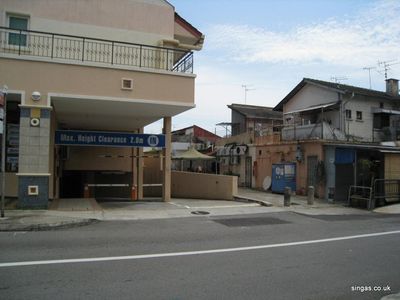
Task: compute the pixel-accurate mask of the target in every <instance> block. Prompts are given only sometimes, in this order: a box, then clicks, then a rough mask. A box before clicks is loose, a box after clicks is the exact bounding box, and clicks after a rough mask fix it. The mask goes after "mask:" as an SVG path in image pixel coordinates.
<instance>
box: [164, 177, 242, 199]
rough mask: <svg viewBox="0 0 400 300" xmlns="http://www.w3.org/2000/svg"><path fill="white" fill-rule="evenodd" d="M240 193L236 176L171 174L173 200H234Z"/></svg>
mask: <svg viewBox="0 0 400 300" xmlns="http://www.w3.org/2000/svg"><path fill="white" fill-rule="evenodd" d="M237 191H238V178H237V177H236V176H227V175H215V174H204V173H194V172H178V171H172V172H171V193H172V197H173V198H194V199H210V200H212V199H214V200H233V196H234V195H236V194H237Z"/></svg>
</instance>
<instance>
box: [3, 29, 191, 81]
mask: <svg viewBox="0 0 400 300" xmlns="http://www.w3.org/2000/svg"><path fill="white" fill-rule="evenodd" d="M0 55H2V56H6V57H10V56H11V57H14V56H17V57H21V58H24V59H34V58H45V59H48V60H50V61H52V60H53V61H57V62H59V61H65V62H67V63H68V62H69V63H75V64H76V63H81V62H82V63H95V64H100V65H104V66H109V67H114V66H125V67H134V68H143V69H147V70H149V69H150V70H164V71H169V72H178V73H187V74H192V73H193V52H191V51H184V50H179V49H173V48H165V47H156V46H148V45H141V44H133V43H126V42H120V41H111V40H102V39H96V38H90V37H83V36H73V35H63V34H55V33H49V32H40V31H32V30H16V29H10V28H6V27H0Z"/></svg>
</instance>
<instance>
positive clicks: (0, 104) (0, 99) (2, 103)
mask: <svg viewBox="0 0 400 300" xmlns="http://www.w3.org/2000/svg"><path fill="white" fill-rule="evenodd" d="M7 93H8V87H7V86H6V85H5V86H3V90H2V91H1V92H0V120H1V119H2V120H1V121H2V122H3V124H2V128H1V130H2V131H3V132H2V139H1V217H2V218H4V201H5V195H6V128H7V114H6V112H7ZM1 111H3V113H1ZM1 115H2V116H1ZM1 117H2V118H1Z"/></svg>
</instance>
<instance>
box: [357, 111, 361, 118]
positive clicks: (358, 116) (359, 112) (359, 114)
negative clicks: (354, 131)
mask: <svg viewBox="0 0 400 300" xmlns="http://www.w3.org/2000/svg"><path fill="white" fill-rule="evenodd" d="M356 117H357V120H362V111H357V115H356Z"/></svg>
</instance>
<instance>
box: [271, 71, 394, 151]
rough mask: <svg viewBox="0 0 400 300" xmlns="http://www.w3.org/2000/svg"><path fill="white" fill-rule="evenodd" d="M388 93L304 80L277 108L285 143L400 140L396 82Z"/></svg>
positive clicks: (389, 82)
mask: <svg viewBox="0 0 400 300" xmlns="http://www.w3.org/2000/svg"><path fill="white" fill-rule="evenodd" d="M386 87H387V88H386V92H381V91H376V90H371V89H365V88H360V87H356V86H351V85H345V84H341V83H335V82H327V81H322V80H315V79H310V78H304V79H303V80H302V81H301V82H300V83H299V84H298V85H297V86H296V87H295V88H294V89H293V90H292V91H291V92H290V93H289V94H288V95H287V96H286V97H285V98H283V99H282V101H280V102H279V103H278V105H276V106H275V108H274V110H275V111H280V112H283V116H284V118H283V119H284V125H285V126H284V128H283V130H282V139H283V140H305V139H324V140H343V141H354V142H375V143H378V142H382V141H396V140H400V97H399V85H398V80H396V79H387V80H386Z"/></svg>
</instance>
